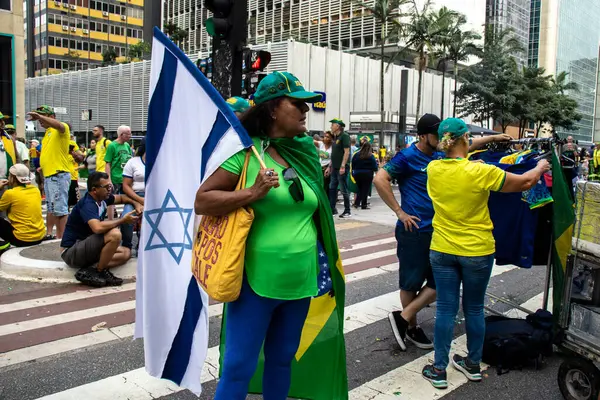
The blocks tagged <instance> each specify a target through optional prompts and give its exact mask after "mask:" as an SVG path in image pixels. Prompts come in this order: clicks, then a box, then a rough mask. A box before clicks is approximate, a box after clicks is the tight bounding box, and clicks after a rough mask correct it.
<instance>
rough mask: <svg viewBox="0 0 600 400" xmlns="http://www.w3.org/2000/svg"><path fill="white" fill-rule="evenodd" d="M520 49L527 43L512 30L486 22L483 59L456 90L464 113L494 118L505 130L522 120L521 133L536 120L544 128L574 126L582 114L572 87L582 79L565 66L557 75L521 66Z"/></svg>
mask: <svg viewBox="0 0 600 400" xmlns="http://www.w3.org/2000/svg"><path fill="white" fill-rule="evenodd" d="M518 51H522V48H521V46H520V44H519V42H518V41H517V40H516V39H514V38H512V37H511V31H510V30H504V31H501V30H497V29H495V28H493V27H487V28H486V35H485V44H484V46H483V51H482V52H481V54H480V57H481V61H480V62H478V63H477V64H475V65H472V66H470V67H468V68H466V69H465V70H464V71H462V72H461V74H460V80H461V82H462V85H461V87H460V88H459V89H458V90H457V91H456V99H457V102H458V107H457V110H458V112H459V114H460V116H462V117H465V116H467V115H473V116H474V120H475V121H477V122H481V123H482V124H483V122H484V121H485V122H486V123H488V124H489V121H494V122H496V123H498V124H499V125H500V126H501V127H502V131H503V132H505V131H506V128H507V127H508V125H510V124H513V123H518V126H519V135H520V136H522V135H523V131H524V129H525V128H526V127H527V125H528V124H529V123H530V122H533V123H535V125H536V128H537V131H538V132H539V129H540V128H541V127H542V125H543V124H545V123H548V124H550V125H552V126H553V127H555V128H557V127H561V128H565V129H572V128H573V127H574V124H575V122H576V121H578V120H579V119H581V115H580V114H579V113H578V112H577V102H576V101H575V100H574V99H573V98H571V97H570V96H569V95H568V92H570V91H575V90H577V85H576V84H575V83H573V82H568V79H567V74H566V73H564V72H563V73H560V74H558V75H557V76H556V77H552V76H548V75H546V71H545V70H544V69H543V68H535V67H525V68H522V69H519V68H518V67H517V64H516V62H515V60H514V58H513V57H512V56H510V54H514V53H516V52H518ZM488 127H489V125H488Z"/></svg>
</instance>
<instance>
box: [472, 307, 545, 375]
mask: <svg viewBox="0 0 600 400" xmlns="http://www.w3.org/2000/svg"><path fill="white" fill-rule="evenodd" d="M552 328H553V322H552V314H551V313H550V312H548V311H545V310H537V311H536V312H535V313H534V314H531V315H528V316H527V318H526V319H520V318H508V317H503V316H496V315H492V316H488V317H486V318H485V339H484V342H483V361H484V362H485V363H487V364H489V365H491V366H493V367H496V371H497V372H498V375H502V374H503V373H506V372H509V371H510V370H511V369H522V368H523V367H527V366H530V365H533V366H534V367H535V368H536V369H538V367H539V363H540V361H541V360H542V359H543V357H547V356H550V355H552V340H553V335H552Z"/></svg>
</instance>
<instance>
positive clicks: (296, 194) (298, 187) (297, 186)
mask: <svg viewBox="0 0 600 400" xmlns="http://www.w3.org/2000/svg"><path fill="white" fill-rule="evenodd" d="M283 180H284V181H288V182H289V181H291V182H292V184H291V185H290V187H289V191H290V195H291V196H292V199H294V201H295V202H296V203H298V202H300V201H304V189H302V183H301V182H300V178H299V177H298V174H297V173H296V170H295V169H294V168H292V167H289V168H286V169H284V170H283Z"/></svg>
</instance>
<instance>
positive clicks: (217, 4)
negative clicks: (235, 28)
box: [204, 0, 234, 39]
mask: <svg viewBox="0 0 600 400" xmlns="http://www.w3.org/2000/svg"><path fill="white" fill-rule="evenodd" d="M233 4H234V0H205V1H204V7H206V8H207V9H208V10H209V11H211V12H212V13H213V17H212V18H208V19H207V20H206V21H205V22H204V26H206V31H207V32H208V34H209V35H210V36H212V37H216V38H222V39H225V38H227V34H228V33H229V31H230V30H231V27H232V21H231V20H230V18H229V17H230V14H232V11H233Z"/></svg>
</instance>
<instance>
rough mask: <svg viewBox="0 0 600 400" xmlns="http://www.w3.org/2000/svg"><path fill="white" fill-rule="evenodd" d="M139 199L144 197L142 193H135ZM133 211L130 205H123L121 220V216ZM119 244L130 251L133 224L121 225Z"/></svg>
mask: <svg viewBox="0 0 600 400" xmlns="http://www.w3.org/2000/svg"><path fill="white" fill-rule="evenodd" d="M135 194H137V195H138V196H140V197H144V192H135ZM131 211H133V206H132V205H131V204H125V207H123V213H122V214H121V218H122V217H123V215H125V214H127V213H129V212H131ZM140 217H141V216H140ZM121 238H122V239H121V242H122V245H123V247H127V248H129V249H130V250H131V247H132V246H133V224H123V225H121Z"/></svg>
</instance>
